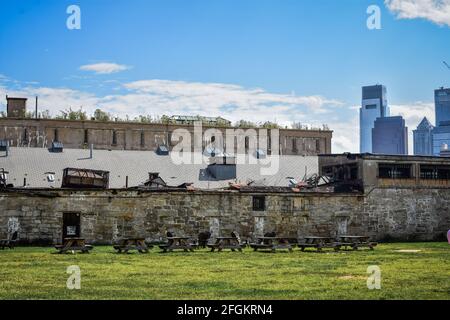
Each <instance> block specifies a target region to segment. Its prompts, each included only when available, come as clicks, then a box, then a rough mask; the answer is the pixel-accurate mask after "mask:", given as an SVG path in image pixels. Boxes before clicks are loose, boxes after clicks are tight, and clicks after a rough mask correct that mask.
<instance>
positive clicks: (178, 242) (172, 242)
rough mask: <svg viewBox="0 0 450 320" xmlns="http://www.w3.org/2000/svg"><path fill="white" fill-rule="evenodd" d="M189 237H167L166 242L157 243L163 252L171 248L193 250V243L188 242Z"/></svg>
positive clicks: (169, 250) (171, 249) (170, 250)
mask: <svg viewBox="0 0 450 320" xmlns="http://www.w3.org/2000/svg"><path fill="white" fill-rule="evenodd" d="M190 239H191V238H190V237H167V241H168V242H167V244H162V245H159V248H160V249H162V250H163V252H172V251H173V250H184V251H185V252H187V251H194V249H195V245H194V244H191V243H189V240H190Z"/></svg>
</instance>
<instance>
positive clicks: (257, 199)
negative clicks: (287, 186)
mask: <svg viewBox="0 0 450 320" xmlns="http://www.w3.org/2000/svg"><path fill="white" fill-rule="evenodd" d="M253 211H266V196H253Z"/></svg>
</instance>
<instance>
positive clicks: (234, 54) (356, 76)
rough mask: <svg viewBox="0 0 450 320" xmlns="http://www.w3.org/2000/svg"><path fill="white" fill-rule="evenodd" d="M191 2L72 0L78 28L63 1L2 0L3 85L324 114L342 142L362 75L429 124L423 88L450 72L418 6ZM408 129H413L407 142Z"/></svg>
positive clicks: (63, 98)
mask: <svg viewBox="0 0 450 320" xmlns="http://www.w3.org/2000/svg"><path fill="white" fill-rule="evenodd" d="M169 2H170V3H169ZM193 3H194V5H193V4H192V3H190V4H189V5H187V4H186V5H183V3H181V2H178V1H168V3H167V4H165V3H164V4H161V3H157V2H139V1H138V2H137V3H136V6H133V7H130V6H127V4H126V2H120V1H118V2H116V3H115V4H114V5H110V4H107V3H106V2H102V1H97V2H95V3H92V2H91V3H89V2H87V1H79V2H78V5H79V6H80V8H81V17H82V18H81V19H82V24H81V30H68V29H67V28H66V19H67V18H68V17H69V15H68V14H67V13H66V9H67V7H68V6H69V5H71V4H72V3H70V2H69V1H61V2H58V4H56V5H55V4H52V5H50V4H49V3H45V2H44V3H38V2H32V1H26V2H25V1H15V2H13V3H8V4H5V5H4V9H3V10H2V12H1V13H0V16H1V18H2V20H1V22H0V26H1V27H0V38H1V39H2V40H3V41H2V42H1V44H0V46H1V47H0V49H1V52H2V59H0V74H1V76H0V95H2V96H3V97H4V96H5V95H6V94H8V95H10V96H25V97H28V98H33V96H34V95H39V104H40V106H41V109H44V108H45V109H49V110H50V111H51V112H52V113H53V115H55V114H56V113H58V112H59V110H64V109H67V108H68V107H72V108H75V109H76V108H78V107H80V106H83V108H84V110H86V111H87V112H88V113H91V112H92V111H93V109H95V108H97V107H100V108H102V109H104V110H105V111H108V112H111V113H112V114H113V115H120V116H125V115H126V114H128V115H129V116H130V117H133V116H134V115H136V114H150V115H162V114H200V115H212V116H222V117H224V118H227V119H229V120H231V121H236V120H238V119H246V120H250V121H277V122H279V123H280V124H282V125H289V124H290V123H291V122H292V121H297V122H302V123H305V124H311V125H316V126H321V124H323V123H325V124H328V125H329V127H330V129H332V130H334V137H333V152H338V153H340V152H344V151H350V152H358V151H359V143H358V141H355V136H357V135H358V112H357V111H358V108H359V107H360V103H361V102H360V100H361V97H360V90H361V87H362V86H366V85H373V84H376V83H383V84H384V85H386V87H387V88H388V99H389V105H390V107H391V114H393V115H401V116H403V117H404V118H405V120H406V122H407V126H408V127H410V128H416V127H417V125H418V124H419V122H420V121H421V120H422V118H423V117H424V116H426V117H427V118H428V119H430V121H431V122H432V123H435V117H434V101H433V90H435V89H436V88H439V87H441V86H448V85H449V82H450V81H448V80H450V70H448V69H447V68H446V67H445V66H444V65H443V63H442V61H443V60H446V59H447V60H450V57H446V56H445V55H444V54H442V52H450V50H449V49H450V45H449V44H448V43H446V42H445V41H442V39H445V37H446V36H447V37H448V35H449V34H450V32H449V21H445V20H443V21H441V20H436V19H435V18H433V16H432V15H427V14H426V12H429V10H428V11H427V10H422V12H425V13H423V14H416V16H414V15H409V16H408V17H409V18H408V19H406V18H404V17H405V16H406V13H407V12H404V11H402V10H404V9H402V8H399V7H398V6H396V1H386V2H384V1H358V2H356V1H355V2H351V3H349V4H348V5H347V6H346V7H345V10H344V8H342V7H341V6H340V5H339V4H337V3H335V2H333V1H325V2H323V4H321V5H319V6H318V5H317V4H315V3H313V1H301V2H298V1H287V2H285V3H283V4H282V5H280V4H276V3H274V2H272V1H262V2H261V1H259V2H258V3H256V2H255V1H248V2H246V3H245V4H243V3H241V2H237V1H236V2H234V1H231V2H227V3H225V2H215V3H214V4H212V3H207V2H205V1H193ZM38 4H39V5H38ZM175 4H176V5H175ZM372 4H376V5H378V6H379V7H380V8H381V27H382V28H381V30H369V29H368V28H367V26H366V20H367V18H368V16H369V15H368V14H367V12H366V11H367V8H368V6H369V5H372ZM418 5H420V4H418ZM430 5H431V4H430ZM431 6H432V5H431ZM125 7H126V8H127V10H125V9H124V8H125ZM174 8H175V9H174ZM429 9H430V10H431V9H433V8H432V7H431V8H429ZM419 12H420V10H419ZM119 20H120V21H119ZM29 30H33V37H34V40H33V41H30V39H31V37H30V35H29ZM350 32H351V33H352V37H351V38H349V37H346V36H345V35H346V34H348V33H350ZM323 39H326V41H322V40H323ZM374 43H377V46H376V47H374V46H373V44H374ZM278 48H284V50H279V49H278ZM330 48H332V49H333V50H329V49H330ZM361 48H371V50H366V49H364V50H363V51H364V54H361ZM349 71H350V72H349ZM33 104H34V103H33V102H32V101H30V103H29V109H31V111H32V110H34V106H33ZM5 105H6V101H4V99H1V101H0V110H2V111H4V110H5V107H6V106H5ZM412 141H413V139H412V130H411V132H410V138H409V142H410V147H409V150H410V153H411V152H412V150H413V148H412Z"/></svg>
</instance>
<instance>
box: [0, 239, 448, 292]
mask: <svg viewBox="0 0 450 320" xmlns="http://www.w3.org/2000/svg"><path fill="white" fill-rule="evenodd" d="M53 251H55V250H54V249H52V248H36V247H34V248H30V247H28V248H16V249H14V250H4V251H2V250H0V299H450V245H449V244H447V243H395V244H382V245H379V246H378V247H377V248H376V249H375V251H368V250H360V251H357V252H353V251H345V252H339V253H335V252H333V251H328V252H325V253H316V252H300V251H299V250H298V249H295V250H294V252H293V253H288V252H281V251H280V252H277V253H263V252H253V251H252V250H250V249H246V250H244V252H242V253H239V252H220V253H217V252H215V253H210V252H209V251H207V250H198V251H196V252H193V253H184V252H180V253H168V254H162V253H159V249H153V250H152V251H151V252H150V253H149V254H137V253H134V254H128V255H118V254H115V253H114V250H113V249H112V247H95V248H94V250H93V251H92V252H91V253H90V254H66V255H58V254H52V252H53ZM70 265H78V266H79V267H80V269H81V289H80V290H69V289H67V288H66V281H67V279H68V277H69V275H68V274H67V273H66V269H67V267H68V266H70ZM369 265H378V266H379V267H380V268H381V286H382V287H381V289H380V290H369V289H368V288H367V277H368V276H369V274H367V267H368V266H369Z"/></svg>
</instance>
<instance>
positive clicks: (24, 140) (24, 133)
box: [22, 128, 28, 142]
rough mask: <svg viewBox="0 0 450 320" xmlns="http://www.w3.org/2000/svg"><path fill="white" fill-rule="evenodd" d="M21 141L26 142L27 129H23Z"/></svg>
mask: <svg viewBox="0 0 450 320" xmlns="http://www.w3.org/2000/svg"><path fill="white" fill-rule="evenodd" d="M22 140H23V142H28V129H27V128H25V129H23V139H22Z"/></svg>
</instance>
